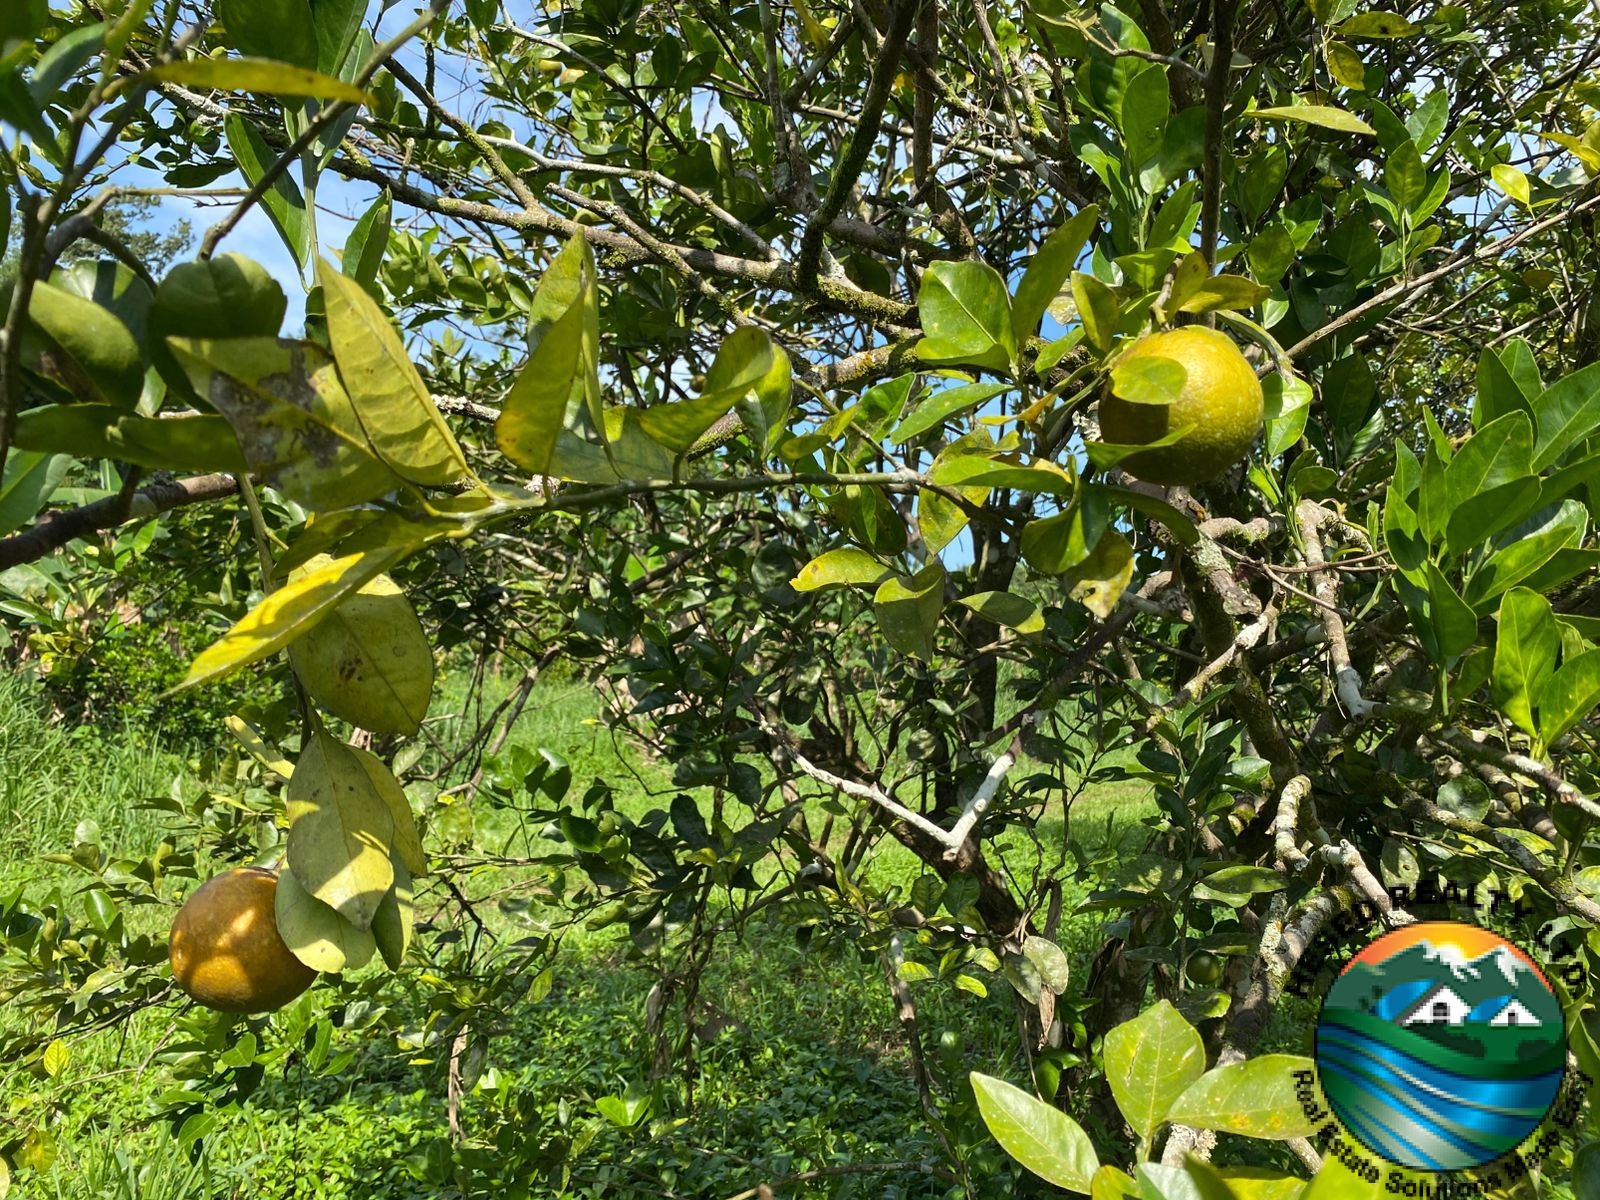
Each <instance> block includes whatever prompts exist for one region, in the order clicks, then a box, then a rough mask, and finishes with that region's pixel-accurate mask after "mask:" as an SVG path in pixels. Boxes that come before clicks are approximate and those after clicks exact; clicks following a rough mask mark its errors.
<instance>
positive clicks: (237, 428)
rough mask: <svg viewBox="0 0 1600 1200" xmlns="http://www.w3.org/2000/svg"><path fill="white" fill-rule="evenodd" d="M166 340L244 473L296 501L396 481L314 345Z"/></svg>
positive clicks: (320, 501) (320, 502)
mask: <svg viewBox="0 0 1600 1200" xmlns="http://www.w3.org/2000/svg"><path fill="white" fill-rule="evenodd" d="M352 286H353V285H352ZM362 295H363V297H364V296H365V293H362ZM167 344H168V345H169V346H170V347H171V348H172V351H173V353H174V355H176V357H177V359H178V362H179V365H181V366H182V367H183V368H184V369H185V370H186V371H187V372H188V373H189V379H190V382H191V383H192V384H193V386H194V389H195V391H196V392H198V393H199V394H200V395H201V396H202V397H204V398H205V399H206V400H209V401H210V402H211V404H212V406H213V407H215V408H216V409H217V411H219V412H220V413H222V415H223V416H225V417H226V418H227V419H228V422H229V424H231V425H232V426H233V432H234V436H235V437H237V438H238V440H239V446H240V449H242V450H243V451H244V457H245V460H246V461H247V462H248V463H249V464H250V468H251V470H253V471H255V472H256V473H257V474H258V475H260V476H261V478H262V479H263V480H265V481H266V482H267V483H269V484H271V485H272V486H273V487H275V488H277V489H278V490H279V491H281V492H283V493H284V495H286V496H288V497H289V498H290V499H291V500H293V501H295V502H296V503H297V504H303V505H305V506H306V507H307V508H310V509H331V508H344V507H346V506H348V505H351V504H361V503H364V502H365V501H368V500H371V499H373V498H374V497H376V496H381V495H383V494H384V493H385V492H390V491H394V490H395V489H396V488H398V487H399V486H400V480H399V479H398V478H397V477H396V476H395V475H394V473H393V472H392V471H390V470H389V468H388V467H387V466H386V465H385V464H384V463H383V462H381V461H380V460H379V459H378V457H377V455H376V454H375V453H374V452H373V448H372V445H371V443H370V442H369V441H368V438H367V431H366V430H365V429H364V428H363V427H362V423H361V420H360V418H359V417H358V416H357V415H356V411H355V407H354V406H353V405H352V404H351V403H350V397H349V396H348V395H347V394H346V393H345V390H344V384H343V383H342V382H341V380H340V377H339V372H338V370H337V368H336V367H335V366H334V363H333V360H332V359H331V358H329V357H328V356H327V354H326V353H325V352H324V351H323V350H322V348H321V347H320V346H317V345H315V344H314V343H312V342H292V341H287V340H283V339H278V338H227V339H222V340H211V339H204V340H201V339H193V338H168V339H167Z"/></svg>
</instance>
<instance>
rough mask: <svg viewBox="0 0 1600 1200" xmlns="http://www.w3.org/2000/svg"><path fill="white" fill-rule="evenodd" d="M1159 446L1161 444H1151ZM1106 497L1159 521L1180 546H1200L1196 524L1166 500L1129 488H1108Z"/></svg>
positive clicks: (1191, 547)
mask: <svg viewBox="0 0 1600 1200" xmlns="http://www.w3.org/2000/svg"><path fill="white" fill-rule="evenodd" d="M1151 444H1152V445H1159V444H1160V443H1158V442H1155V443H1151ZM1105 492H1106V495H1107V496H1108V497H1109V498H1110V499H1111V500H1113V501H1114V502H1116V503H1118V504H1126V505H1127V506H1128V507H1129V508H1131V509H1133V510H1134V511H1135V512H1139V513H1143V514H1144V515H1145V516H1147V517H1149V518H1150V519H1151V520H1152V521H1158V522H1160V523H1161V524H1162V525H1165V526H1166V527H1167V531H1168V532H1169V533H1171V534H1172V536H1173V537H1175V538H1177V539H1178V542H1179V544H1181V545H1184V546H1187V547H1189V548H1190V549H1193V548H1194V547H1196V546H1198V545H1199V544H1200V531H1199V530H1198V529H1196V528H1195V524H1194V522H1193V521H1191V520H1190V519H1189V518H1188V517H1187V516H1185V515H1184V514H1183V513H1182V512H1180V511H1179V510H1178V509H1176V508H1174V507H1173V506H1172V505H1170V504H1168V503H1167V502H1166V501H1165V500H1158V499H1156V497H1154V496H1151V495H1147V494H1146V493H1144V492H1135V491H1131V490H1129V489H1127V488H1119V487H1108V488H1106V489H1105Z"/></svg>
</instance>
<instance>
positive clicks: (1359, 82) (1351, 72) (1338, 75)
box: [1326, 42, 1367, 92]
mask: <svg viewBox="0 0 1600 1200" xmlns="http://www.w3.org/2000/svg"><path fill="white" fill-rule="evenodd" d="M1326 54H1327V59H1328V70H1329V72H1331V73H1332V75H1333V77H1334V78H1335V79H1337V80H1338V81H1339V82H1340V83H1342V84H1343V85H1344V86H1345V87H1347V88H1350V89H1351V90H1353V91H1358V92H1363V91H1366V88H1367V64H1366V63H1365V62H1363V61H1362V60H1361V55H1359V54H1357V53H1356V52H1355V50H1354V49H1353V48H1351V47H1350V46H1347V45H1345V44H1344V43H1343V42H1329V43H1328V47H1327V51H1326Z"/></svg>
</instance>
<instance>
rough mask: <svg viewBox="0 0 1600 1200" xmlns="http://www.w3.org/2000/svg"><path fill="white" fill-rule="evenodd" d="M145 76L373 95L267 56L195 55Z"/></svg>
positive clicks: (281, 91)
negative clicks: (204, 56)
mask: <svg viewBox="0 0 1600 1200" xmlns="http://www.w3.org/2000/svg"><path fill="white" fill-rule="evenodd" d="M145 77H146V78H148V79H156V80H160V81H161V82H163V83H181V84H184V85H185V86H187V87H201V88H217V89H219V90H220V91H225V92H257V93H260V94H263V95H269V96H307V97H310V98H311V99H314V100H346V101H348V102H350V103H351V104H370V103H372V96H371V95H370V94H368V93H367V92H364V91H362V90H361V89H360V88H358V87H356V86H355V85H354V84H350V83H346V82H345V81H344V80H342V79H335V78H333V77H332V76H330V75H324V74H322V73H321V72H319V71H311V70H307V69H306V68H305V67H297V66H294V65H293V64H292V63H286V62H278V61H276V60H275V59H270V58H225V59H224V58H195V59H190V60H188V61H187V62H175V63H168V64H166V65H165V66H161V67H156V68H154V69H153V70H150V71H147V72H145Z"/></svg>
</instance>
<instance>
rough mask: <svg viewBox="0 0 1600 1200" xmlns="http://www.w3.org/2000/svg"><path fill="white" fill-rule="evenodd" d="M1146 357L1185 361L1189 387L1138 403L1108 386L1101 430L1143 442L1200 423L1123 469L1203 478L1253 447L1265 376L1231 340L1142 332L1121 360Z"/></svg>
mask: <svg viewBox="0 0 1600 1200" xmlns="http://www.w3.org/2000/svg"><path fill="white" fill-rule="evenodd" d="M1146 356H1155V357H1159V358H1168V359H1171V360H1173V361H1174V362H1176V363H1178V364H1179V365H1180V366H1182V367H1183V369H1184V371H1185V372H1187V374H1188V378H1187V379H1186V380H1185V381H1184V385H1183V391H1182V392H1181V393H1180V394H1179V396H1178V398H1177V399H1176V400H1175V401H1173V402H1172V403H1171V404H1170V405H1166V404H1134V403H1132V402H1130V401H1128V400H1124V399H1122V397H1120V396H1114V395H1112V394H1111V393H1110V392H1109V391H1108V392H1107V393H1106V395H1105V396H1104V398H1103V399H1101V401H1100V434H1101V436H1102V437H1103V438H1104V439H1105V440H1106V441H1107V442H1111V443H1113V444H1116V445H1123V446H1142V445H1145V444H1147V443H1149V442H1155V441H1160V440H1161V439H1162V438H1164V437H1166V436H1167V434H1168V433H1169V432H1170V431H1172V430H1175V429H1181V428H1183V427H1184V426H1185V425H1192V426H1194V428H1193V429H1191V430H1190V431H1189V432H1188V433H1187V434H1185V435H1184V436H1183V437H1182V438H1180V439H1179V440H1178V441H1176V442H1174V443H1173V444H1172V445H1170V446H1158V447H1156V448H1155V449H1154V450H1141V451H1140V452H1139V453H1137V454H1131V455H1129V456H1128V457H1127V458H1125V459H1123V460H1122V463H1121V466H1122V469H1123V470H1125V471H1127V472H1128V474H1130V475H1133V476H1135V477H1137V478H1139V479H1143V480H1147V481H1148V482H1150V483H1168V484H1174V483H1181V484H1190V483H1204V482H1205V481H1206V480H1208V479H1215V478H1216V477H1217V476H1218V475H1220V474H1222V472H1224V471H1226V470H1227V469H1228V468H1229V467H1231V466H1233V464H1234V463H1236V462H1238V461H1239V460H1240V459H1242V458H1243V457H1244V456H1245V455H1246V454H1247V453H1249V451H1250V447H1251V445H1252V444H1253V443H1254V442H1255V440H1256V437H1257V435H1259V434H1260V432H1261V422H1262V396H1261V382H1260V380H1258V379H1257V378H1256V372H1255V368H1254V367H1252V366H1251V365H1250V363H1249V362H1248V361H1247V360H1246V359H1245V356H1244V355H1243V354H1242V353H1240V350H1239V347H1238V346H1236V345H1235V344H1234V342H1233V339H1232V338H1230V337H1229V336H1228V335H1227V334H1225V333H1220V332H1218V331H1217V330H1215V329H1207V328H1205V327H1204V326H1200V325H1185V326H1183V327H1182V328H1181V329H1169V330H1167V331H1166V332H1164V333H1152V334H1149V335H1148V336H1146V337H1142V338H1140V339H1139V340H1138V341H1137V342H1135V343H1134V344H1133V348H1132V349H1130V350H1129V351H1128V352H1127V353H1126V354H1125V355H1123V357H1122V358H1121V359H1119V360H1118V362H1119V363H1123V362H1127V361H1128V360H1129V359H1135V358H1143V357H1146Z"/></svg>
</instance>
